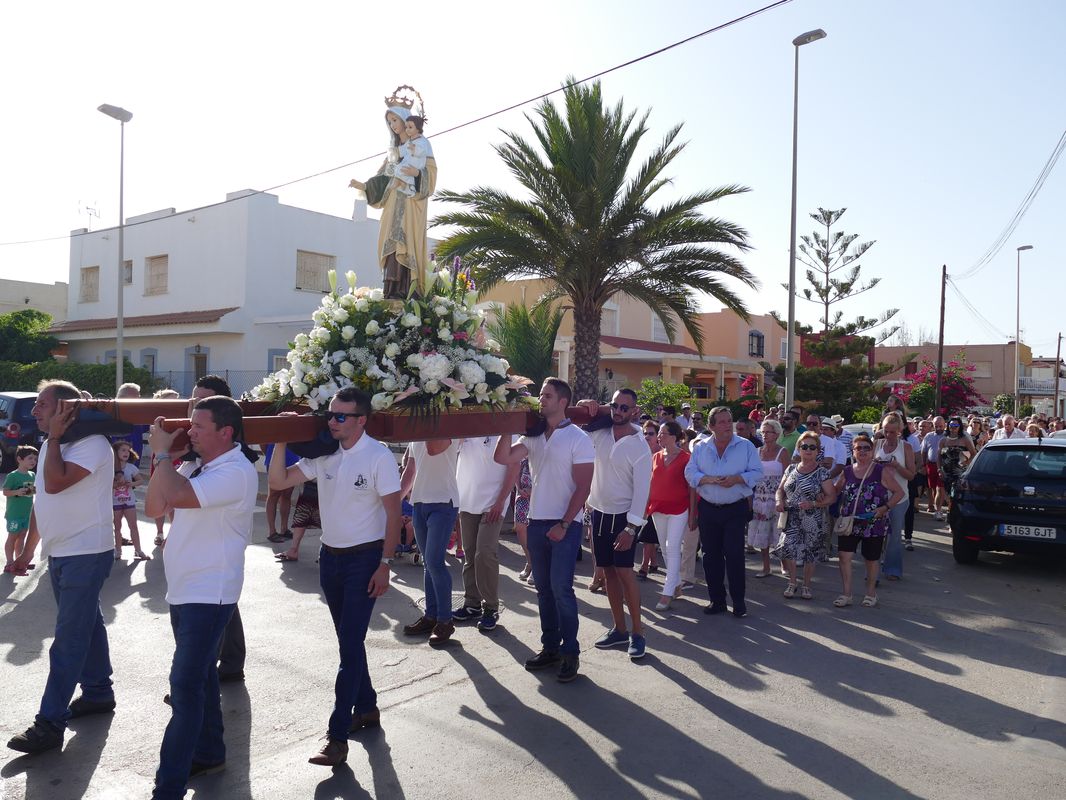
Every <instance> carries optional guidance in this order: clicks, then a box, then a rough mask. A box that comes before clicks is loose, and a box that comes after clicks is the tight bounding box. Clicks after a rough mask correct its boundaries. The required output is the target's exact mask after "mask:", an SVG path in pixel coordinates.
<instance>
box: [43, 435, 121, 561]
mask: <svg viewBox="0 0 1066 800" xmlns="http://www.w3.org/2000/svg"><path fill="white" fill-rule="evenodd" d="M52 446H53V442H50V441H48V440H45V442H44V443H43V444H42V445H41V453H40V458H38V460H37V463H38V464H39V466H38V467H37V476H36V477H35V478H34V480H33V485H34V489H35V491H36V498H37V499H36V500H35V501H34V503H33V509H34V516H36V518H37V530H38V531H39V532H40V534H41V550H42V555H49V556H84V555H92V554H93V553H103V552H106V551H108V550H114V549H115V525H114V521H113V516H112V510H111V495H112V494H113V492H112V488H113V486H114V479H115V451H114V450H112V449H111V444H110V443H109V442H108V441H107V439H106V438H105V437H103V436H86V437H85V438H84V439H80V440H78V441H76V442H70V443H69V444H61V445H59V452H60V453H61V454H62V456H63V460H64V461H66V462H67V463H70V464H77V465H78V466H79V467H82V468H83V469H87V470H88V471H89V474H88V475H86V476H85V477H84V478H82V479H81V480H80V481H78V482H77V483H75V484H74V485H73V486H69V487H67V488H66V489H64V490H63V491H61V492H56V493H55V494H49V493H48V492H47V491H46V490H45V488H44V465H45V459H46V458H47V457H48V448H49V447H52Z"/></svg>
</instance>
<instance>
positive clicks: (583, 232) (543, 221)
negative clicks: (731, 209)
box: [434, 81, 758, 397]
mask: <svg viewBox="0 0 1066 800" xmlns="http://www.w3.org/2000/svg"><path fill="white" fill-rule="evenodd" d="M563 105H564V108H563V109H562V110H560V109H559V108H557V107H556V106H555V105H554V104H553V103H552V102H551V101H550V100H545V101H543V102H542V103H541V104H540V105H539V106H538V107H537V109H536V113H535V115H534V116H531V117H527V119H528V120H529V122H530V124H531V125H532V127H533V133H534V136H535V137H536V142H537V144H539V150H538V149H536V148H535V147H534V146H532V145H531V144H530V143H529V142H527V141H525V140H524V139H522V138H521V137H520V136H519V135H518V134H516V133H511V132H506V131H505V132H504V135H505V136H506V139H507V141H506V142H505V143H503V144H499V145H496V146H495V150H496V152H497V154H498V155H499V156H500V158H502V159H503V161H504V163H505V164H506V165H507V167H508V168H509V169H510V171H511V174H512V175H514V176H515V178H517V179H518V182H519V183H520V184H521V185H522V186H524V187H525V189H526V190H527V193H528V195H529V197H528V198H527V199H521V198H517V197H512V196H510V195H508V194H506V193H504V192H502V191H499V190H497V189H493V188H489V187H475V188H473V189H471V190H470V191H468V192H466V193H458V192H450V191H442V192H440V193H439V194H438V195H437V198H438V199H440V200H442V201H444V202H447V203H456V204H461V205H464V206H467V209H465V210H462V211H453V212H450V213H445V214H442V215H441V216H439V217H437V219H436V220H434V224H437V225H453V226H456V227H457V228H458V230H457V231H456V232H455V233H453V234H451V235H450V236H448V237H447V238H446V239H444V241H442V242H441V243H440V244H439V245H438V247H437V257H438V259H447V258H450V257H452V256H455V255H460V256H462V257H463V258H464V260H466V261H467V262H468V263H472V264H476V265H477V266H476V269H475V275H476V278H477V283H478V287H479V288H480V289H481V290H483V291H484V290H487V289H490V288H492V287H493V286H494V285H496V284H497V283H499V282H501V281H504V280H508V279H513V278H517V277H534V278H542V279H545V280H546V282H547V283H548V285H549V287H550V289H549V290H548V292H547V293H546V294H545V295H544V296H543V297H542V298H541V299H540V300H539V301H538V302H541V303H544V302H552V301H554V300H557V299H559V298H563V297H566V298H568V299H569V305H568V306H567V307H568V308H569V309H570V310H572V311H573V314H574V333H575V337H574V338H575V342H576V353H575V371H576V374H577V383H576V386H575V392H576V396H577V397H595V396H596V392H597V388H598V387H597V380H596V379H597V375H598V366H599V356H600V315H601V312H602V310H603V305H604V303H606V302H607V301H608V300H610V298H611V297H613V296H614V295H615V294H623V295H627V296H629V297H631V298H633V299H635V300H637V301H640V302H644V303H646V304H647V305H648V307H649V308H651V310H652V311H653V312H654V313H655V314H656V315H658V317H659V319H660V320H661V321H662V324H663V328H664V329H665V331H666V334H667V336H668V337H669V339H670V340H671V341H673V339H674V336H675V335H676V333H677V324H676V321H680V323H681V324H682V325H684V327H685V329H686V330H687V331H688V332H689V334H690V335H691V336H692V339H693V340H694V342H695V344H696V347H697V349H699V350H700V351H701V352H702V349H703V335H702V332H701V331H700V328H699V324H698V314H699V306H698V304H697V296H698V294H699V293H705V294H709V295H710V296H711V297H714V298H715V299H717V300H719V301H720V302H722V303H723V304H724V305H725V306H726V307H728V308H730V309H732V310H733V311H735V312H737V313H738V314H739V315H740V316H741V317H743V318H745V319H747V317H748V313H747V310H746V309H745V307H744V304H743V303H742V302H741V300H740V298H739V297H737V295H736V294H735V293H734V292H733V290H732V289H731V288H730V287H729V286H727V285H726V282H725V280H724V279H728V278H732V279H735V280H737V281H739V282H741V283H743V284H746V285H748V286H752V287H754V286H757V285H758V281H757V280H756V278H755V277H754V276H753V275H752V274H751V273H750V272H749V271H748V270H747V269H746V268H745V267H744V266H743V265H742V264H741V263H740V261H739V260H737V259H736V258H735V257H734V256H733V255H730V254H728V253H726V252H723V251H722V250H721V249H719V247H718V246H720V245H724V246H727V247H729V248H731V249H735V250H739V251H745V250H747V249H748V247H749V245H748V239H747V232H746V231H745V230H744V229H743V228H741V227H739V226H738V225H735V224H733V223H731V222H728V221H725V220H722V219H719V218H715V217H705V216H703V215H702V214H701V213H700V212H699V209H700V207H701V206H703V205H705V204H707V203H713V202H715V201H717V200H720V199H722V198H725V197H730V196H732V195H736V194H740V193H742V192H745V191H747V189H746V188H744V187H741V186H736V185H729V186H722V187H719V188H717V189H710V190H706V191H702V192H697V193H696V194H693V195H689V196H688V197H682V198H680V199H678V200H674V201H670V202H663V203H661V204H659V206H658V207H657V208H651V207H650V203H651V201H652V199H653V197H654V195H655V194H656V192H658V191H659V190H660V189H662V188H663V187H664V186H665V185H666V184H667V183H668V182H669V178H668V177H666V176H665V175H664V173H665V171H666V169H667V167H669V166H670V165H671V163H672V162H673V160H674V159H675V158H676V157H677V156H678V155H679V154H680V153H681V151H682V150H684V148H685V144H684V143H683V142H680V143H679V142H677V137H678V134H679V133H680V132H681V126H680V125H677V126H675V127H673V128H671V129H670V131H668V132H667V134H666V136H665V137H664V138H663V141H662V142H661V143H660V144H658V145H657V146H655V147H654V148H653V150H652V152H651V154H650V155H649V156H648V158H647V159H646V160H645V161H644V162H643V163H640V164H639V165H638V164H634V154H635V152H636V150H637V147H638V146H639V145H640V143H641V140H642V139H643V137H644V135H645V134H646V133H647V132H648V128H647V119H648V114H647V112H645V113H644V114H643V115H642V116H641V117H640V118H639V119H637V117H636V113H635V112H631V113H626V112H625V111H624V110H623V107H622V103H621V102H619V103H618V104H617V105H615V106H614V107H613V108H606V107H605V106H604V103H603V98H602V95H601V92H600V84H599V83H598V82H596V83H593V84H591V85H588V86H585V85H575V84H574V83H573V82H572V81H568V85H567V86H566V88H565V89H564V103H563Z"/></svg>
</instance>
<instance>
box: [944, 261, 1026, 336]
mask: <svg viewBox="0 0 1066 800" xmlns="http://www.w3.org/2000/svg"><path fill="white" fill-rule="evenodd" d="M948 285H949V286H951V290H952V291H953V292H955V295H956V296H957V297H958V298H959V300H961V301H962V304H963V306H965V307H966V309H967V310H968V311H969V312H970V314H971V316H973V318H974V319H975V320H976V321H977V323H978V324H979V325H980V326H981V327H983V328H984V329H985V332H986V333H989V334H991V335H992V336H994V337H996V338H1000V339H1010V338H1012V337H1010V336H1008V335H1007V334H1005V333H1003V331H1001V330H1000V329H999V328H997V327H996V326H995V325H993V324H992V323H991V322H989V321H988V320H987V319H986V318H985V316H984V315H983V314H982V313H981V312H980V311H978V310H977V307H976V306H974V304H973V303H971V302H970V301H969V300H968V299H967V298H966V295H964V294H963V293H962V290H960V289H959V287H958V286H957V285H956V284H955V281H953V280H952V279H951V277H950V276H949V277H948Z"/></svg>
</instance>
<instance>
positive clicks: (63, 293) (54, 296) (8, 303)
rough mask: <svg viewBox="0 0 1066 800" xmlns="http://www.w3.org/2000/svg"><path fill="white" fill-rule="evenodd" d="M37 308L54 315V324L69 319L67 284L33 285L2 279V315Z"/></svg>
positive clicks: (0, 293)
mask: <svg viewBox="0 0 1066 800" xmlns="http://www.w3.org/2000/svg"><path fill="white" fill-rule="evenodd" d="M24 308H35V309H37V310H38V311H44V312H45V313H47V314H51V315H52V320H53V321H54V322H62V321H63V320H65V319H66V318H67V284H65V283H60V282H58V281H57V282H56V283H31V282H30V281H15V280H7V279H6V278H0V314H9V313H10V312H12V311H21V310H22V309H24Z"/></svg>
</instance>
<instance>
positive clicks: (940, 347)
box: [935, 264, 948, 414]
mask: <svg viewBox="0 0 1066 800" xmlns="http://www.w3.org/2000/svg"><path fill="white" fill-rule="evenodd" d="M947 289H948V265H947V264H944V266H943V267H942V268H941V272H940V339H939V340H938V344H937V347H936V403H935V406H936V414H940V413H941V411H942V409H941V406H940V401H941V399H942V398H943V395H944V295H945V294H946V293H947Z"/></svg>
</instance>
